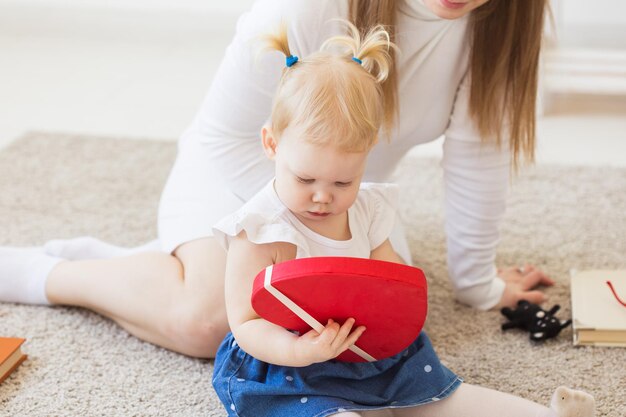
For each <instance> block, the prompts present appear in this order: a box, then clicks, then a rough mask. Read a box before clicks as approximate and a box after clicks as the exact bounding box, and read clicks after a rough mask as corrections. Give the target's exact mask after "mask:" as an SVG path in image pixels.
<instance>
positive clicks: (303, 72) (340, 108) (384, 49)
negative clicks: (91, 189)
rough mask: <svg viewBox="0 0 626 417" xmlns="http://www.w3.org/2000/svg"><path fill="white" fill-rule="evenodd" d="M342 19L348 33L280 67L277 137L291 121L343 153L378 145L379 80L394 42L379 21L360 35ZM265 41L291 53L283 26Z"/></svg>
mask: <svg viewBox="0 0 626 417" xmlns="http://www.w3.org/2000/svg"><path fill="white" fill-rule="evenodd" d="M344 22H345V24H346V26H347V27H348V35H343V36H335V37H333V38H330V39H328V40H327V41H326V42H324V44H323V45H322V46H321V48H320V50H319V51H318V52H316V53H313V54H311V55H309V56H307V57H304V58H302V57H299V60H298V62H296V63H295V64H293V65H292V66H291V67H285V69H284V70H283V75H282V78H281V81H280V83H279V86H278V90H277V92H276V95H275V97H274V103H273V106H272V115H271V125H272V130H273V132H274V136H275V137H276V138H277V140H279V139H280V137H281V135H282V133H283V132H284V131H285V129H287V127H289V126H293V127H296V131H297V134H300V135H303V136H304V137H305V138H306V140H308V141H309V142H311V143H314V144H319V145H326V144H332V145H333V146H336V147H337V148H339V149H341V150H343V151H346V152H363V151H369V150H370V149H371V148H372V147H373V146H374V145H375V144H376V142H377V140H378V133H379V131H380V128H381V125H382V124H383V120H384V108H385V107H384V106H385V102H384V94H383V90H382V87H381V83H382V82H383V81H385V80H386V79H387V76H388V75H389V73H390V71H391V65H392V59H391V56H390V53H389V52H390V49H391V48H395V45H393V44H392V43H391V42H390V39H389V34H388V33H387V31H386V30H385V29H384V28H383V27H382V26H376V27H374V28H372V29H371V30H370V31H369V32H368V33H367V34H366V35H365V36H364V37H361V36H360V34H359V31H358V30H357V28H356V27H355V26H354V25H352V24H351V23H349V22H347V21H344ZM265 40H266V42H267V49H269V50H276V51H280V52H282V53H283V54H285V56H286V57H289V56H291V55H292V52H291V50H290V49H289V42H288V38H287V28H286V26H285V25H283V26H281V28H280V30H279V31H278V33H276V34H273V35H268V36H266V37H265ZM353 57H354V58H356V59H357V60H360V61H362V64H360V63H358V61H355V60H353Z"/></svg>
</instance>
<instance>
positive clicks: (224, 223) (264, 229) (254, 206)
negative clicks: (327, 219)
mask: <svg viewBox="0 0 626 417" xmlns="http://www.w3.org/2000/svg"><path fill="white" fill-rule="evenodd" d="M272 192H273V189H272V188H271V184H270V185H268V186H267V187H266V188H265V189H264V190H263V191H261V192H260V193H259V194H257V195H256V196H255V197H254V198H252V199H251V200H250V201H248V202H247V203H246V204H245V205H244V206H243V207H242V208H241V209H239V210H237V211H236V212H234V213H233V214H230V215H228V216H226V217H224V218H223V219H222V220H220V221H219V222H217V223H216V224H215V225H214V226H213V234H214V236H215V238H216V239H217V241H218V242H219V243H220V245H222V247H223V248H224V249H225V250H228V248H229V246H230V242H231V240H232V239H233V238H234V237H236V236H237V235H239V233H241V232H242V231H245V232H246V236H247V239H248V240H249V241H250V242H252V243H256V244H263V243H273V242H287V243H292V244H294V245H296V247H298V252H301V251H304V252H308V250H309V247H308V244H307V242H306V239H304V237H303V236H302V235H301V234H300V233H299V232H298V231H297V230H296V229H295V228H294V227H293V225H292V224H291V223H290V221H289V220H288V213H287V212H288V210H287V208H286V207H284V206H282V204H280V203H279V202H277V201H275V198H274V197H273V196H272Z"/></svg>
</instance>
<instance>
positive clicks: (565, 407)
mask: <svg viewBox="0 0 626 417" xmlns="http://www.w3.org/2000/svg"><path fill="white" fill-rule="evenodd" d="M550 405H551V408H552V409H553V410H554V411H555V412H556V415H557V417H593V416H595V415H596V401H595V400H594V398H593V396H591V395H590V394H587V393H586V392H584V391H577V390H573V389H569V388H567V387H558V388H557V389H556V391H554V394H553V395H552V402H551V403H550Z"/></svg>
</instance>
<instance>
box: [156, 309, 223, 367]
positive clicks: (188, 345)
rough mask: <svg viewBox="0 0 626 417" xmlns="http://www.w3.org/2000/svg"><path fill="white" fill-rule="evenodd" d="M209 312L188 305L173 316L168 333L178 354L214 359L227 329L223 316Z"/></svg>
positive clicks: (219, 313)
mask: <svg viewBox="0 0 626 417" xmlns="http://www.w3.org/2000/svg"><path fill="white" fill-rule="evenodd" d="M211 310H212V309H211V308H208V307H207V306H197V305H196V307H194V305H193V304H190V305H187V306H185V307H184V308H181V309H178V311H177V312H176V313H175V314H173V316H172V318H171V320H170V323H169V326H168V328H169V329H168V332H169V335H170V338H171V339H172V340H174V341H175V344H176V346H177V347H178V348H177V350H178V351H179V352H181V353H184V354H186V355H189V356H194V357H200V358H213V357H215V353H216V352H217V349H218V347H219V345H220V343H221V342H222V339H224V336H226V334H227V333H228V331H229V327H228V320H227V319H226V315H225V314H222V312H220V311H211Z"/></svg>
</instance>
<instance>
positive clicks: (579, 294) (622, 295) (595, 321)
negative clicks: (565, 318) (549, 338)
mask: <svg viewBox="0 0 626 417" xmlns="http://www.w3.org/2000/svg"><path fill="white" fill-rule="evenodd" d="M607 282H610V283H611V285H609V284H607ZM570 284H571V294H572V328H573V334H574V345H599V346H620V347H626V305H624V304H622V303H625V302H626V270H588V271H573V272H572V276H571V281H570ZM611 287H612V288H611Z"/></svg>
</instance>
